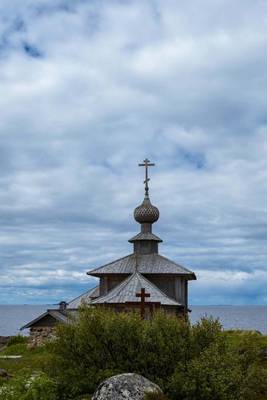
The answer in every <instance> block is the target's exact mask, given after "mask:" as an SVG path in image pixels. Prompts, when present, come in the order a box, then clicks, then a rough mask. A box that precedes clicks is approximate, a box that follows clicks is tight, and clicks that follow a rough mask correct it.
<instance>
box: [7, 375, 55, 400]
mask: <svg viewBox="0 0 267 400" xmlns="http://www.w3.org/2000/svg"><path fill="white" fill-rule="evenodd" d="M58 398H59V397H58V392H57V386H56V383H55V381H54V380H53V379H51V378H49V377H48V376H47V375H45V374H43V373H42V374H38V375H32V376H25V375H22V376H20V377H18V378H16V379H13V380H12V382H11V383H9V384H5V385H3V386H1V387H0V399H1V400H57V399H58Z"/></svg>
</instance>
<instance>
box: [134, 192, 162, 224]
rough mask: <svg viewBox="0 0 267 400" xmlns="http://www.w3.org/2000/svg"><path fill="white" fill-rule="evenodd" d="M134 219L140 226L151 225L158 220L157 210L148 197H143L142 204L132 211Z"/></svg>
mask: <svg viewBox="0 0 267 400" xmlns="http://www.w3.org/2000/svg"><path fill="white" fill-rule="evenodd" d="M134 219H135V220H136V221H137V222H139V223H140V224H146V223H148V224H153V223H154V222H156V221H157V220H158V219H159V210H158V208H157V207H155V206H153V205H152V204H151V202H150V199H149V197H148V196H145V198H144V200H143V203H142V204H141V205H140V206H138V207H136V209H135V210H134Z"/></svg>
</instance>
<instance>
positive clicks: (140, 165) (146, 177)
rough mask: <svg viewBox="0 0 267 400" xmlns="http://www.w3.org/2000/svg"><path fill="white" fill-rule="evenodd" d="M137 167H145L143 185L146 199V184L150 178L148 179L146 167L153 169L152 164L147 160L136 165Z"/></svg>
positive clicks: (147, 189)
mask: <svg viewBox="0 0 267 400" xmlns="http://www.w3.org/2000/svg"><path fill="white" fill-rule="evenodd" d="M138 165H139V167H145V180H144V184H145V195H146V197H148V191H149V187H148V182H149V181H150V178H149V177H148V167H154V165H155V164H154V163H151V162H150V160H148V159H147V158H146V159H145V160H144V161H143V162H142V163H140V164H138Z"/></svg>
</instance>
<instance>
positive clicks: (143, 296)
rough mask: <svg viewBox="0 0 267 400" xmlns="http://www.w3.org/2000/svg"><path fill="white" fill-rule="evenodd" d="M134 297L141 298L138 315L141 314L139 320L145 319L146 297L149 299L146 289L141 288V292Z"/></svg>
mask: <svg viewBox="0 0 267 400" xmlns="http://www.w3.org/2000/svg"><path fill="white" fill-rule="evenodd" d="M136 297H140V298H141V302H140V313H141V318H142V319H144V318H145V304H146V297H150V294H149V293H146V289H145V288H141V292H140V293H136Z"/></svg>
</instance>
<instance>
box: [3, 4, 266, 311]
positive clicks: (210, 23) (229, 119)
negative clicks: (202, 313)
mask: <svg viewBox="0 0 267 400" xmlns="http://www.w3.org/2000/svg"><path fill="white" fill-rule="evenodd" d="M266 7H267V6H266V3H265V2H263V1H260V0H256V1H254V2H253V3H251V2H250V1H248V0H242V2H240V1H238V2H235V3H233V2H230V1H228V0H224V1H223V0H221V1H219V0H218V1H214V0H212V1H211V0H205V1H204V2H202V3H201V8H200V7H199V4H197V3H196V2H195V1H188V2H186V3H185V2H178V3H177V2H176V1H170V0H164V1H163V0H162V1H161V0H160V1H151V2H150V3H144V2H142V1H136V2H120V1H115V0H114V1H108V2H83V1H77V2H75V3H73V2H71V1H68V0H64V1H63V0H62V1H61V0H57V1H51V0H42V1H39V2H38V5H36V2H34V1H33V0H27V1H24V2H23V3H22V2H21V1H12V2H7V1H2V3H1V5H0V14H1V16H2V17H1V24H0V26H1V31H0V35H1V34H2V38H1V40H0V90H1V96H0V109H1V118H0V183H1V185H0V218H1V233H0V245H1V248H2V251H1V260H0V262H1V269H2V283H1V287H3V289H2V290H1V296H2V297H0V299H1V300H0V301H2V302H7V301H29V302H35V301H37V300H38V302H41V301H40V297H41V298H42V296H43V302H46V301H49V299H51V298H53V300H52V301H56V300H54V299H55V298H56V296H60V298H61V297H62V298H63V297H66V298H67V297H71V296H72V295H76V294H77V293H78V291H79V286H80V289H84V287H85V286H86V282H88V285H90V284H91V281H90V279H89V277H86V275H83V274H84V272H85V271H86V270H87V269H90V268H91V267H95V266H97V265H100V264H101V263H104V262H107V261H110V260H112V259H113V258H116V257H120V256H121V255H123V254H126V253H127V252H130V247H129V246H128V244H127V239H128V238H129V237H131V236H132V234H133V233H134V231H135V230H137V229H138V227H137V226H136V225H134V224H133V220H132V210H133V208H134V207H135V206H136V205H137V204H138V202H140V201H141V199H142V190H143V189H142V186H141V183H142V172H141V171H140V170H138V168H137V166H136V164H137V163H138V162H139V160H140V159H142V158H144V157H151V158H152V159H153V161H155V162H156V163H157V167H156V168H155V169H154V170H153V172H151V174H152V177H151V197H152V200H153V202H154V203H155V204H156V205H157V206H159V208H160V211H161V218H160V221H159V223H158V224H157V225H156V226H155V231H157V233H159V234H160V235H161V236H162V238H163V239H164V240H165V243H164V244H163V245H162V252H163V253H164V254H166V255H168V256H170V257H172V258H174V259H175V260H177V261H178V262H180V263H185V264H186V265H187V266H188V267H191V268H192V269H194V270H195V271H196V273H198V272H199V281H197V282H196V283H192V296H191V300H192V302H194V303H196V302H198V303H202V304H203V303H205V302H209V303H212V302H219V303H224V302H228V300H229V299H232V300H233V302H235V303H238V302H241V303H244V302H248V303H250V302H252V303H253V302H257V303H258V302H260V301H262V302H264V301H266V297H265V289H264V287H263V285H262V284H261V282H262V281H263V276H265V275H264V274H265V268H266V267H265V265H266V251H265V246H264V245H265V243H266V240H267V229H266V226H267V214H266V211H267V209H266V197H267V184H266V182H267V173H266V170H267V158H266V148H267V136H266V121H267V120H266V93H265V92H266V91H265V87H266V84H267V76H266V61H267V57H266V51H265V47H266V46H265V44H266V19H265V17H264V15H265V14H266ZM164 246H165V247H164ZM254 271H258V272H257V274H255V273H254ZM251 274H252V275H251ZM213 277H215V278H214V279H213ZM223 277H224V278H223ZM240 277H244V282H245V283H246V284H245V283H244V284H243V283H242V284H240V285H241V286H240V285H239V284H236V282H239V279H240ZM250 279H252V280H253V282H254V283H253V285H252V288H253V290H254V292H253V293H254V298H253V294H252V291H251V290H252V289H251V286H249V285H247V282H249V281H250ZM264 279H265V278H264ZM229 281H232V282H233V286H231V291H230V292H229V290H230V289H229ZM216 282H217V283H218V285H217V284H216ZM242 282H243V281H242ZM23 285H24V287H25V288H26V289H25V290H24V292H23V293H22V291H21V289H20V288H21V287H23ZM203 288H204V289H205V291H206V292H205V291H203V290H204V289H203ZM207 288H208V289H209V290H207ZM16 291H17V293H15V292H16ZM206 293H208V297H207V295H206ZM7 294H8V296H7ZM51 296H52V297H51ZM60 298H59V300H60Z"/></svg>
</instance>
